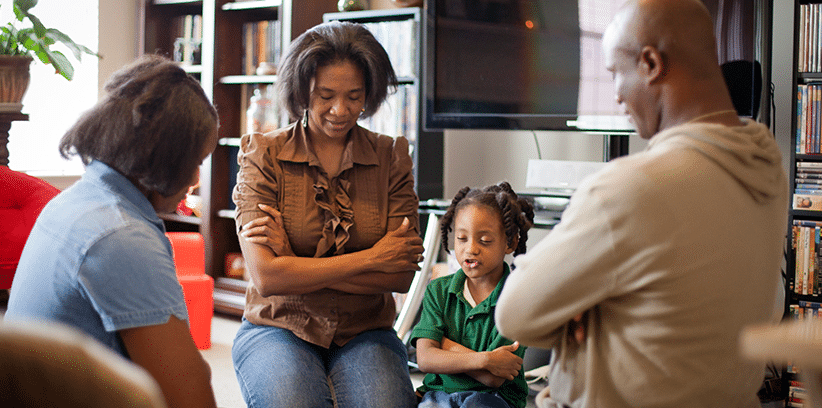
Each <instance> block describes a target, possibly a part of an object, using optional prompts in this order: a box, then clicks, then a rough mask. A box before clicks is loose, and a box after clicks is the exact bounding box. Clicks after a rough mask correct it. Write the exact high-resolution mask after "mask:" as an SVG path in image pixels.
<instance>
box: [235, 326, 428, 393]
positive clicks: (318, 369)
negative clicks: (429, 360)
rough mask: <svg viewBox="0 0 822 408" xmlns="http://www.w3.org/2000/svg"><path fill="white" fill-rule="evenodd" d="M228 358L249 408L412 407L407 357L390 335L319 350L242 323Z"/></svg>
mask: <svg viewBox="0 0 822 408" xmlns="http://www.w3.org/2000/svg"><path fill="white" fill-rule="evenodd" d="M231 354H232V358H233V360H234V370H235V372H236V373H237V380H238V381H239V383H240V389H241V390H242V393H243V398H244V399H245V401H246V404H248V407H249V408H271V407H287V408H300V407H307V408H320V407H339V408H350V407H380V408H382V407H414V406H416V397H415V395H414V389H413V386H412V384H411V377H410V376H409V374H408V355H407V353H406V349H405V346H404V345H403V343H402V341H400V339H399V338H398V337H397V334H396V332H395V331H394V330H371V331H367V332H364V333H361V334H360V335H358V336H357V337H355V338H354V339H353V340H351V341H349V342H348V343H346V344H345V345H344V346H342V347H338V346H336V345H333V344H332V346H331V348H329V349H325V348H323V347H319V346H316V345H314V344H311V343H308V342H306V341H304V340H302V339H300V338H298V337H297V336H295V335H294V334H293V333H292V332H291V331H290V330H286V329H281V328H277V327H270V326H258V325H255V324H252V323H249V322H248V321H246V320H245V319H243V323H242V324H241V326H240V329H239V331H238V332H237V337H236V338H235V339H234V346H233V347H232V350H231Z"/></svg>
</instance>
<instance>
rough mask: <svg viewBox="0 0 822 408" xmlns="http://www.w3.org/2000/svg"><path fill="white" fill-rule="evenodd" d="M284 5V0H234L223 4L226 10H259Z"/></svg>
mask: <svg viewBox="0 0 822 408" xmlns="http://www.w3.org/2000/svg"><path fill="white" fill-rule="evenodd" d="M282 5H283V2H282V0H247V1H233V2H230V3H225V4H223V7H222V9H223V10H224V11H232V10H257V9H266V8H276V7H280V6H282Z"/></svg>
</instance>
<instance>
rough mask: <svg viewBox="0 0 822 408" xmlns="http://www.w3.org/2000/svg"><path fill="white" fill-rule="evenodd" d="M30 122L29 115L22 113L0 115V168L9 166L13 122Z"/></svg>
mask: <svg viewBox="0 0 822 408" xmlns="http://www.w3.org/2000/svg"><path fill="white" fill-rule="evenodd" d="M25 120H29V115H27V114H25V113H20V112H5V113H0V166H8V165H9V146H8V144H9V129H11V122H14V121H25Z"/></svg>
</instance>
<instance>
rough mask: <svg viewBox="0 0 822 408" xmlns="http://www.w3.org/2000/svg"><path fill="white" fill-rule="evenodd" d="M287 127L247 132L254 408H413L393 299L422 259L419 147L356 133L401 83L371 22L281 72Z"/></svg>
mask: <svg viewBox="0 0 822 408" xmlns="http://www.w3.org/2000/svg"><path fill="white" fill-rule="evenodd" d="M278 76H279V78H278V88H279V91H280V99H281V100H282V103H283V105H284V107H285V108H286V110H288V112H289V113H290V115H291V116H292V118H294V119H297V118H300V119H298V120H297V121H296V122H295V123H293V124H291V125H290V126H288V127H285V128H283V129H279V130H276V131H273V132H271V133H267V134H250V135H245V136H243V138H242V142H241V150H240V154H239V157H238V161H239V164H240V171H239V174H238V176H237V186H236V188H235V190H234V195H233V197H234V201H235V203H236V204H237V218H236V221H237V228H238V235H239V237H240V247H241V248H242V251H243V255H244V257H245V261H246V268H247V270H248V272H249V275H250V277H251V285H250V286H249V289H248V291H247V293H246V308H245V313H244V315H243V323H242V326H241V328H240V330H239V332H238V333H237V337H236V339H235V341H234V346H233V350H232V355H233V359H234V367H235V370H236V372H237V378H238V380H239V383H240V386H241V388H242V392H243V396H244V398H245V400H246V402H247V403H248V406H249V407H289V408H292V407H312V408H313V407H326V406H327V407H332V406H334V407H355V406H362V407H410V406H414V405H415V402H416V401H415V397H414V391H413V388H412V385H411V381H410V378H409V375H408V368H407V355H406V351H405V346H404V345H403V343H402V342H401V341H400V339H399V338H398V337H397V334H396V332H395V331H394V330H393V329H392V327H391V326H392V323H393V321H394V317H395V312H396V309H395V305H394V301H393V297H392V294H391V293H392V292H406V291H407V290H408V288H409V286H410V284H411V280H412V279H413V277H414V273H415V271H416V270H418V269H419V267H418V262H419V261H420V256H421V253H422V251H423V248H422V240H421V239H420V237H419V233H418V212H417V207H418V199H417V196H416V193H415V192H414V180H413V175H412V169H411V158H410V157H409V155H408V141H407V140H406V139H405V138H404V137H397V138H396V139H395V138H392V137H389V136H384V135H379V134H376V133H373V132H370V131H368V130H366V129H363V128H362V127H360V126H358V125H357V120H358V119H359V118H360V117H361V116H362V117H365V116H370V115H372V114H374V113H375V112H376V111H377V109H378V108H379V106H380V105H381V104H382V103H383V102H384V100H385V97H386V95H387V93H388V89H389V87H396V83H397V80H396V76H395V74H394V71H393V69H392V68H391V63H390V61H389V59H388V56H387V54H386V52H385V50H384V49H383V48H382V46H381V45H380V44H379V42H377V41H376V40H375V39H374V37H373V36H372V35H371V33H370V32H369V31H368V30H367V29H366V28H365V27H363V26H361V25H357V24H351V23H340V22H333V23H325V24H321V25H319V26H316V27H314V28H312V29H310V30H309V31H307V32H305V33H304V34H302V35H301V36H300V37H299V38H297V39H296V40H295V41H294V42H293V43H292V45H291V47H290V48H289V50H288V52H287V54H286V55H285V56H284V58H283V60H282V62H281V64H280V67H279V70H278Z"/></svg>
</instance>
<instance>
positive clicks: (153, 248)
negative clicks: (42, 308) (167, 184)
mask: <svg viewBox="0 0 822 408" xmlns="http://www.w3.org/2000/svg"><path fill="white" fill-rule="evenodd" d="M78 274H79V276H78V284H79V286H80V289H81V291H82V292H83V293H84V294H85V295H86V296H88V298H89V301H90V302H91V303H92V305H93V307H94V309H95V310H96V311H97V312H98V313H99V315H100V318H101V319H102V323H103V326H104V328H105V329H106V330H107V331H110V332H111V331H117V330H122V329H128V328H133V327H142V326H153V325H159V324H163V323H166V322H168V319H169V318H170V317H171V315H174V316H176V317H177V318H178V319H181V320H188V313H187V310H186V305H185V300H184V298H183V292H182V287H181V286H180V283H179V282H178V280H177V275H176V272H175V268H174V260H173V258H172V255H171V247H170V244H169V243H168V239H167V238H165V236H164V235H163V234H162V232H160V231H158V230H154V229H152V228H149V226H147V225H140V224H134V223H131V224H128V225H126V226H124V227H122V228H118V229H116V230H114V231H112V232H111V233H109V234H107V235H105V236H104V237H102V238H101V239H99V240H98V241H96V242H95V243H94V244H93V245H92V246H91V247H90V248H89V250H88V252H87V254H86V257H85V259H84V260H83V262H82V265H81V266H80V268H79V271H78Z"/></svg>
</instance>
